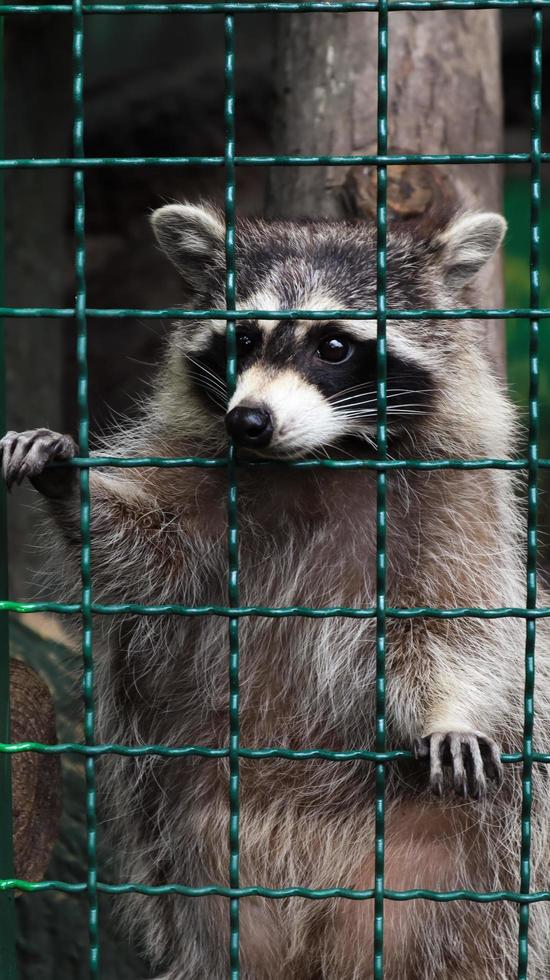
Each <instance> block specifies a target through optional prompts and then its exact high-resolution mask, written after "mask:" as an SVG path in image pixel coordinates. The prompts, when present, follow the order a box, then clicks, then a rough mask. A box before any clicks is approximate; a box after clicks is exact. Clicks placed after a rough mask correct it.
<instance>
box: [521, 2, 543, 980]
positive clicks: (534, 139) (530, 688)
mask: <svg viewBox="0 0 550 980" xmlns="http://www.w3.org/2000/svg"><path fill="white" fill-rule="evenodd" d="M532 17H533V49H532V88H531V244H530V306H531V309H536V308H537V306H538V304H539V302H540V203H541V183H540V178H541V158H540V154H541V122H542V112H541V110H542V95H541V93H542V10H534V11H533V14H532ZM538 440H539V321H538V319H537V318H536V317H532V318H531V320H530V333H529V446H528V453H527V459H528V471H527V473H528V497H527V508H528V509H527V605H528V607H529V608H530V609H534V608H535V607H536V604H537V511H538V471H539V445H538ZM536 630H537V624H536V619H534V618H532V617H531V618H528V619H527V620H526V635H525V687H524V701H523V705H524V723H523V774H522V807H521V866H520V891H521V893H522V894H527V893H528V892H529V887H530V879H531V809H532V803H533V782H532V773H533V725H534V718H535V706H534V690H535V644H536ZM528 956H529V905H528V904H527V903H526V902H524V903H522V904H521V905H520V908H519V952H518V980H527V965H528Z"/></svg>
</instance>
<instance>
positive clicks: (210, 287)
mask: <svg viewBox="0 0 550 980" xmlns="http://www.w3.org/2000/svg"><path fill="white" fill-rule="evenodd" d="M152 223H153V228H154V231H155V234H156V236H157V240H158V242H159V244H160V245H161V247H162V249H163V250H164V251H165V252H166V253H167V255H168V257H169V258H170V259H171V261H172V262H173V263H174V264H175V265H176V267H177V268H178V270H179V271H180V273H181V275H182V277H183V281H184V285H185V288H186V298H187V300H188V302H189V303H190V304H191V308H200V307H207V308H223V307H224V306H225V297H224V279H225V258H224V242H225V229H224V224H223V220H222V218H221V216H220V215H219V213H218V212H216V211H214V210H213V209H211V208H209V207H204V206H194V205H168V206H166V207H163V208H160V209H159V210H158V211H156V212H155V213H154V215H153V218H152ZM504 231H505V222H504V219H503V218H501V217H500V216H499V215H496V214H464V215H462V216H459V217H458V218H454V219H453V220H451V221H450V222H447V223H446V224H445V225H444V226H443V227H439V228H438V229H437V230H433V229H431V230H429V231H427V232H426V230H424V232H423V233H421V232H420V231H419V229H415V228H413V227H412V226H407V227H406V228H399V229H398V230H397V231H391V230H390V234H389V237H388V249H387V257H388V262H387V265H388V283H387V305H388V307H393V308H398V309H415V308H427V307H435V308H438V307H442V308H445V307H453V306H461V305H464V287H465V286H466V284H467V283H468V282H469V280H470V279H471V278H472V277H473V276H475V274H476V273H477V272H478V271H479V269H480V268H481V266H482V265H483V264H484V263H485V262H486V261H487V260H488V259H489V258H490V257H491V255H492V254H493V253H494V252H495V250H496V249H497V248H498V246H499V245H500V243H501V241H502V238H503V235H504ZM236 242H237V246H236V267H237V288H238V302H237V313H236V318H235V319H236V343H237V358H238V361H237V384H236V388H235V391H234V392H233V394H232V395H231V397H230V398H229V397H228V392H227V386H226V381H225V364H226V338H225V333H226V321H224V320H205V321H198V322H193V323H190V322H184V323H182V324H179V325H178V326H177V329H176V332H175V334H174V338H173V342H172V352H173V354H174V353H175V355H176V356H177V357H180V358H181V359H182V360H183V362H184V364H185V365H186V369H187V375H188V377H189V379H190V380H191V382H192V384H193V385H194V387H195V389H196V391H197V393H198V395H199V396H200V398H201V399H202V402H203V404H204V405H205V406H206V407H207V408H208V410H209V411H211V412H213V413H217V414H218V415H219V416H220V417H221V416H223V417H224V419H225V425H226V427H227V430H228V432H229V434H230V435H231V436H232V438H233V439H234V440H235V442H236V443H237V444H238V445H239V446H242V447H244V448H245V449H247V450H249V451H253V452H255V453H259V454H261V455H264V456H269V457H283V458H294V457H298V456H302V455H304V454H308V453H316V452H319V451H320V452H323V451H325V450H327V449H328V448H329V447H340V448H342V449H343V448H344V447H345V445H346V443H347V442H349V441H350V440H353V441H355V442H357V441H358V440H359V441H361V442H362V443H363V448H367V450H368V447H370V448H376V442H375V438H376V427H377V355H376V349H377V341H376V320H374V319H370V318H366V319H360V320H351V319H349V320H339V319H338V320H336V319H331V317H330V313H329V312H327V318H326V320H322V321H319V320H315V321H314V320H304V319H302V320H300V319H280V320H277V319H275V320H271V319H270V320H267V319H261V318H260V319H257V320H256V319H255V320H249V319H242V318H241V319H239V311H243V310H253V309H257V310H268V309H269V310H281V311H285V310H292V309H302V310H308V309H311V310H327V311H330V310H338V309H357V310H361V309H364V310H372V309H373V308H374V307H375V305H376V232H375V229H374V227H373V226H372V225H371V224H367V223H365V224H361V225H359V224H351V223H347V222H325V221H320V222H311V223H309V222H288V223H287V222H272V223H268V222H263V221H249V220H244V221H242V222H240V223H238V225H237V229H236ZM471 328H472V325H471V324H470V330H471ZM467 330H468V327H467V326H466V325H465V323H464V322H463V321H450V322H449V321H448V322H446V323H442V322H441V321H434V320H431V321H421V320H415V321H402V322H400V321H393V320H392V321H388V324H387V385H386V394H387V422H388V438H389V439H390V440H398V439H399V438H400V436H403V435H405V434H410V433H411V431H414V430H415V429H416V428H418V427H419V426H422V425H423V424H425V421H426V419H427V418H428V419H429V416H430V415H431V414H432V413H433V412H434V410H435V408H436V404H437V398H438V392H440V391H441V389H442V386H444V385H445V383H446V380H448V379H449V378H452V376H453V372H456V370H457V364H459V363H460V358H461V355H463V351H464V344H465V342H466V341H467V334H466V331H467ZM471 343H472V338H471V337H470V346H471ZM357 448H358V447H357V446H356V447H355V451H357Z"/></svg>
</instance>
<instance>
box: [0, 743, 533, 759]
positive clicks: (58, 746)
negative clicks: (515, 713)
mask: <svg viewBox="0 0 550 980" xmlns="http://www.w3.org/2000/svg"><path fill="white" fill-rule="evenodd" d="M18 752H38V753H40V754H42V755H65V754H70V753H73V754H76V755H84V756H87V755H93V756H101V755H122V756H128V757H130V758H134V757H140V756H143V755H157V756H160V757H166V758H169V759H170V758H174V759H179V758H186V757H187V756H199V757H202V758H205V759H226V758H228V757H229V749H228V748H227V749H223V748H208V747H206V746H204V745H179V746H167V745H117V744H115V743H109V744H107V745H100V744H98V743H96V744H95V745H85V744H84V743H82V742H58V743H54V744H49V743H44V742H0V753H4V754H6V755H16V754H17V753H18ZM239 757H240V758H241V759H296V760H298V761H302V762H304V761H308V760H310V759H326V760H328V761H330V762H353V761H356V760H362V761H364V762H374V763H389V762H394V761H395V760H397V759H413V758H414V755H413V753H412V752H410V751H409V750H408V749H392V750H388V751H387V752H374V751H371V750H369V749H340V750H333V749H285V748H281V747H280V746H278V747H276V748H275V747H265V748H261V749H247V748H245V747H242V746H241V747H240V748H239ZM500 758H501V761H502V762H505V763H512V762H515V763H518V762H523V754H522V753H521V752H513V753H502V755H501V757H500ZM533 760H534V761H535V762H540V763H545V764H546V763H549V762H550V753H549V752H533Z"/></svg>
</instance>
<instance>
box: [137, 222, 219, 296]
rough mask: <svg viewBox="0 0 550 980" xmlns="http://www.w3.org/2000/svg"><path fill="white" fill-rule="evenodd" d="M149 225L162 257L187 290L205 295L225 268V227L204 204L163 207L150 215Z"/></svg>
mask: <svg viewBox="0 0 550 980" xmlns="http://www.w3.org/2000/svg"><path fill="white" fill-rule="evenodd" d="M151 225H152V228H153V231H154V233H155V237H156V239H157V242H158V244H159V245H160V247H161V249H162V251H163V252H164V254H165V255H166V256H167V257H168V258H169V259H170V261H171V262H172V264H173V265H175V267H176V269H177V270H178V272H179V273H180V274H181V275H182V277H183V279H184V282H185V283H186V285H187V286H188V288H189V289H190V290H191V291H192V292H194V293H199V294H205V293H208V292H209V290H210V289H211V288H212V285H213V282H214V280H215V279H216V278H221V277H223V271H224V268H225V257H224V243H225V225H224V222H223V220H222V218H221V216H220V214H219V213H218V212H217V211H216V210H215V209H214V208H211V207H209V206H208V205H202V204H167V205H165V206H164V207H162V208H158V210H157V211H154V212H153V214H152V215H151Z"/></svg>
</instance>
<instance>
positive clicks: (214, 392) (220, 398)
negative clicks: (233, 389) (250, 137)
mask: <svg viewBox="0 0 550 980" xmlns="http://www.w3.org/2000/svg"><path fill="white" fill-rule="evenodd" d="M190 377H193V375H192V374H191V375H190ZM195 380H196V381H197V382H198V383H199V384H200V386H201V388H204V390H205V391H207V392H208V394H209V396H210V398H211V399H212V401H213V402H214V404H215V405H217V406H218V408H221V409H223V411H224V412H225V411H227V396H226V394H225V392H220V391H218V389H217V388H213V387H212V386H211V385H209V384H207V383H206V382H205V381H204V380H203V379H202V378H199V377H195Z"/></svg>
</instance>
